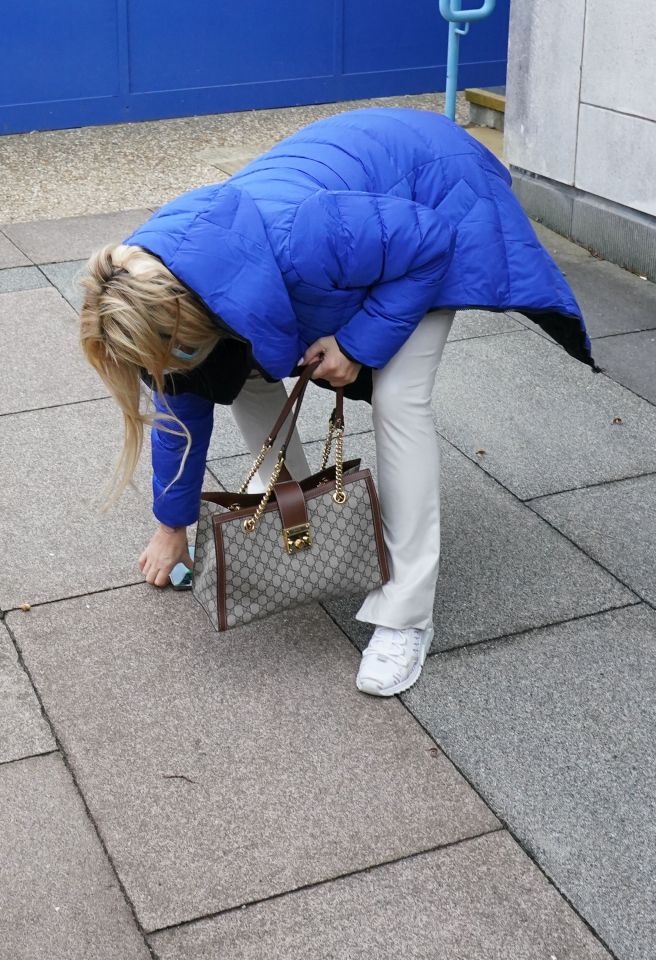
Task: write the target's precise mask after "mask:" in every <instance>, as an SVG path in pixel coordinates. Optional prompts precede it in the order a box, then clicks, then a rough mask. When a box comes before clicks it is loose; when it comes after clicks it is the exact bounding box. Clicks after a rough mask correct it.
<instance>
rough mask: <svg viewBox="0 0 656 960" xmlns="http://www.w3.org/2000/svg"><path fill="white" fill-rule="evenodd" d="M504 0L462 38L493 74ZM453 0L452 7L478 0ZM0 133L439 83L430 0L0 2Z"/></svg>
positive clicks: (469, 69)
mask: <svg viewBox="0 0 656 960" xmlns="http://www.w3.org/2000/svg"><path fill="white" fill-rule="evenodd" d="M509 4H510V0H497V9H496V10H495V12H494V13H493V14H492V16H491V17H490V18H489V19H488V20H485V21H483V22H482V23H480V24H474V25H473V26H472V28H471V32H470V35H469V36H467V37H466V38H465V39H464V40H463V42H462V44H461V70H460V82H459V86H460V87H465V86H490V85H494V84H499V83H503V82H504V81H505V70H506V48H507V42H508V9H509ZM479 5H480V0H466V2H465V4H464V6H479ZM2 7H3V9H2V25H1V30H0V133H18V132H21V131H26V130H49V129H57V128H61V127H78V126H86V125H88V124H95V123H121V122H125V121H129V120H152V119H156V118H160V117H178V116H188V115H190V114H201V113H223V112H227V111H232V110H249V109H255V108H261V107H280V106H291V105H293V104H302V103H325V102H331V101H335V100H348V99H356V98H360V97H379V96H392V95H394V94H405V93H424V92H428V91H431V90H444V86H445V77H446V69H445V63H446V42H447V25H446V23H445V22H444V21H443V20H442V18H441V17H440V15H439V10H438V0H278V2H276V0H18V2H16V3H10V0H5V2H4V3H3V5H2Z"/></svg>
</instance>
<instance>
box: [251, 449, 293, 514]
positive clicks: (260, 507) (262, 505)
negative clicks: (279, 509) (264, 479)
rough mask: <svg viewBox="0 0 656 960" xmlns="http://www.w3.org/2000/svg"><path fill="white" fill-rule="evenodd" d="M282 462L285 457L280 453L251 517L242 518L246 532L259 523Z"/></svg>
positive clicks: (276, 480)
mask: <svg viewBox="0 0 656 960" xmlns="http://www.w3.org/2000/svg"><path fill="white" fill-rule="evenodd" d="M284 463H285V458H284V457H283V456H282V454H281V455H280V456H279V457H278V463H277V464H276V465H275V467H274V468H273V473H272V474H271V479H270V480H269V485H268V486H267V488H266V490H265V492H264V496H263V497H262V499H261V500H260V502H259V504H258V507H257V510H256V511H255V513H254V514H253V516H252V517H249V518H248V520H244V530H245V531H246V533H252V532H253V531H254V530H255V527H256V526H257V524H258V523H259V520H260V517H261V516H262V514H263V513H264V511H265V509H266V505H267V503H268V502H269V500H270V499H271V494H272V493H273V488H274V487H275V485H276V483H277V482H278V477H279V476H280V471H281V470H282V468H283V465H284Z"/></svg>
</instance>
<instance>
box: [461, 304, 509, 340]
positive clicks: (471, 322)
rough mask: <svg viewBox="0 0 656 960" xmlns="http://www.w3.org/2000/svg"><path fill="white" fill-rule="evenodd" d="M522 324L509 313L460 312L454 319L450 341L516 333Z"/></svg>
mask: <svg viewBox="0 0 656 960" xmlns="http://www.w3.org/2000/svg"><path fill="white" fill-rule="evenodd" d="M522 326H523V325H522V324H521V323H520V322H519V321H518V320H515V319H513V317H511V316H509V314H507V313H491V312H490V311H487V310H458V311H457V312H456V315H455V317H454V318H453V324H452V326H451V330H450V331H449V336H448V340H466V339H467V338H469V337H489V336H493V335H494V334H498V333H516V332H518V331H520V330H521V329H522Z"/></svg>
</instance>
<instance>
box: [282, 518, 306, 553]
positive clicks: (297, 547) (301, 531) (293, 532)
mask: <svg viewBox="0 0 656 960" xmlns="http://www.w3.org/2000/svg"><path fill="white" fill-rule="evenodd" d="M282 536H283V541H284V544H285V549H286V550H287V553H289V554H292V553H298V552H299V551H301V550H307V549H309V547H311V546H312V534H311V533H310V524H309V523H300V524H299V525H298V526H297V527H285V528H284V529H283V532H282Z"/></svg>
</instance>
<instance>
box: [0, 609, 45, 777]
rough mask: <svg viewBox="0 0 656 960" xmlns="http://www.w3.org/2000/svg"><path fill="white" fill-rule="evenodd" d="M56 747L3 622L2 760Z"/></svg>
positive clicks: (0, 627)
mask: <svg viewBox="0 0 656 960" xmlns="http://www.w3.org/2000/svg"><path fill="white" fill-rule="evenodd" d="M26 615H27V614H26ZM54 749H55V741H54V740H53V738H52V734H51V733H50V728H49V727H48V724H47V723H46V720H45V718H44V717H43V716H42V714H41V708H40V707H39V701H38V700H37V698H36V694H35V693H34V689H33V687H32V684H31V683H30V680H29V677H28V676H27V674H26V673H25V671H24V670H23V668H22V666H21V665H20V663H19V662H18V656H17V654H16V650H15V648H14V645H13V643H12V642H11V639H10V637H9V634H8V633H7V631H6V630H5V628H4V626H3V625H2V624H1V623H0V764H3V763H6V762H7V761H9V760H18V759H19V758H20V757H29V756H31V755H32V754H35V753H47V752H48V751H49V750H54Z"/></svg>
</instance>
